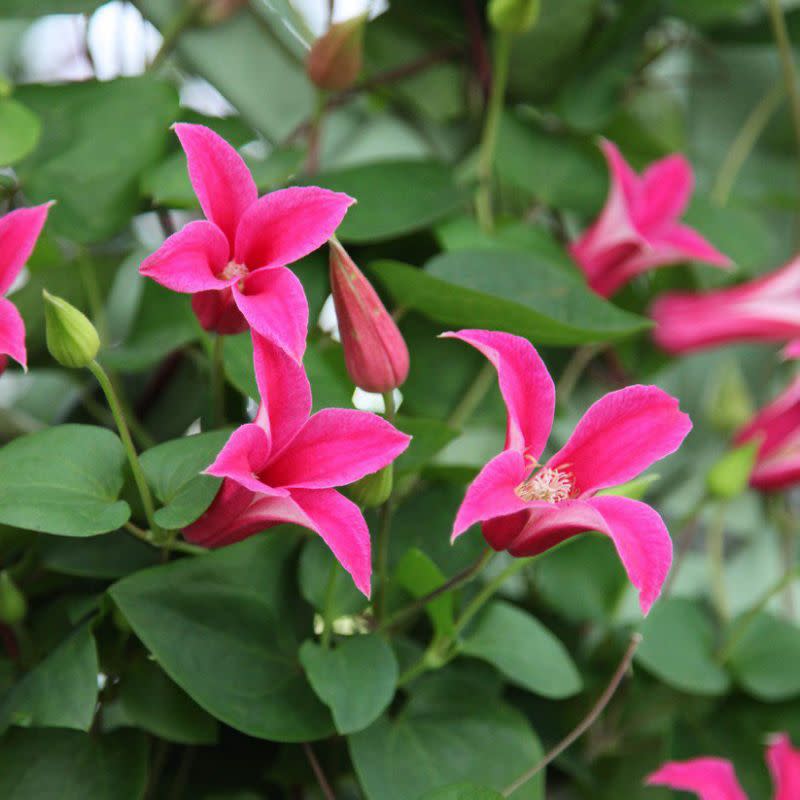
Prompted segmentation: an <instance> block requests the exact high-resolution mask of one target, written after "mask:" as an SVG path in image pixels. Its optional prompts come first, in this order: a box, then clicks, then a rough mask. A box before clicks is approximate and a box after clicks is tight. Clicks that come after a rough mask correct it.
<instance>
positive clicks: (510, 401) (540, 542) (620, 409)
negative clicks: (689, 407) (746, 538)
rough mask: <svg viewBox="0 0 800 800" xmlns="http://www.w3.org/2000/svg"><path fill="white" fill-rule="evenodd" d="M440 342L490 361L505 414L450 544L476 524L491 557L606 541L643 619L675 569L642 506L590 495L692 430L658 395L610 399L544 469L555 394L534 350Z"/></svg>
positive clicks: (474, 335) (485, 334) (646, 390)
mask: <svg viewBox="0 0 800 800" xmlns="http://www.w3.org/2000/svg"><path fill="white" fill-rule="evenodd" d="M443 336H448V337H454V338H457V339H462V340H463V341H465V342H468V343H469V344H471V345H472V346H473V347H476V348H477V349H478V350H480V352H481V353H483V355H485V356H486V358H488V359H489V361H491V362H492V364H493V365H494V366H495V368H496V369H497V373H498V378H499V382H500V391H501V393H502V395H503V400H504V401H505V404H506V407H507V409H508V428H507V434H506V444H505V449H504V450H503V452H502V453H500V455H498V456H496V457H495V458H493V459H492V460H491V461H490V462H489V463H488V464H487V465H486V466H485V467H484V468H483V469H482V470H481V472H480V474H479V475H478V477H477V478H475V480H474V481H473V482H472V484H471V485H470V487H469V488H468V489H467V493H466V496H465V497H464V500H463V502H462V504H461V508H459V510H458V514H457V516H456V520H455V524H454V526H453V534H452V538H453V539H455V538H456V537H458V536H460V535H461V534H462V533H463V532H464V531H465V530H467V528H469V527H470V526H471V525H474V524H475V523H476V522H481V523H482V530H483V535H484V538H485V539H486V541H487V542H488V543H489V545H490V546H491V547H492V548H494V549H495V550H507V551H508V552H509V553H511V555H513V556H534V555H538V554H539V553H542V552H543V551H545V550H547V549H549V548H551V547H554V546H555V545H557V544H559V543H560V542H562V541H564V540H565V539H567V538H569V537H571V536H575V535H576V534H579V533H582V532H584V531H599V532H601V533H605V534H606V535H607V536H609V537H611V539H612V541H613V542H614V545H615V547H616V548H617V553H618V554H619V557H620V559H621V560H622V564H623V566H624V567H625V570H626V571H627V573H628V577H629V578H630V580H631V582H632V583H633V585H634V586H635V587H636V588H637V589H638V590H639V603H640V605H641V608H642V612H643V613H645V614H646V613H647V612H648V611H649V609H650V606H651V605H652V604H653V602H654V601H655V599H656V598H657V597H658V595H659V593H660V591H661V586H662V584H663V583H664V579H665V578H666V576H667V572H668V571H669V567H670V564H671V562H672V542H671V540H670V537H669V533H668V532H667V529H666V527H665V525H664V522H663V521H662V519H661V517H660V516H659V515H658V513H656V511H654V510H653V509H652V508H651V507H650V506H648V505H646V504H645V503H641V502H639V501H637V500H630V499H628V498H626V497H618V496H612V495H604V496H601V495H598V494H597V492H598V491H599V490H600V489H604V488H607V487H610V486H615V485H618V484H621V483H625V482H626V481H629V480H631V479H632V478H635V477H636V476H637V475H638V474H639V473H640V472H642V471H643V470H645V469H647V468H648V467H649V466H650V465H651V464H652V463H653V462H655V461H658V460H659V459H660V458H663V457H664V456H666V455H669V454H670V453H672V452H674V451H675V450H677V449H678V447H679V446H680V444H681V442H682V441H683V439H684V438H685V436H686V434H687V433H689V431H690V430H691V427H692V424H691V422H690V421H689V417H688V416H687V415H686V414H684V413H682V412H681V411H680V410H679V408H678V401H677V400H675V398H673V397H670V396H669V395H668V394H666V393H665V392H663V391H662V390H661V389H659V388H657V387H656V386H629V387H627V388H626V389H621V390H620V391H617V392H611V393H610V394H607V395H605V397H602V398H601V399H600V400H598V401H597V402H596V403H595V404H594V405H593V406H591V408H589V410H588V411H587V412H586V414H585V415H584V416H583V419H581V421H580V422H579V423H578V426H577V427H576V428H575V431H574V432H573V434H572V436H571V437H570V439H569V441H568V442H567V443H566V445H565V446H564V447H562V448H561V450H559V451H558V452H557V453H556V454H555V455H554V456H552V457H551V458H550V459H549V460H548V461H547V462H546V463H545V464H541V463H540V462H539V457H540V456H541V454H542V451H543V450H544V448H545V445H546V443H547V439H548V437H549V435H550V429H551V427H552V424H553V414H554V410H555V389H554V387H553V381H552V379H551V377H550V375H549V373H548V372H547V368H546V367H545V365H544V363H543V362H542V360H541V358H540V357H539V354H538V353H537V352H536V350H535V349H534V347H533V345H531V344H530V342H528V341H527V340H526V339H523V338H521V337H519V336H513V335H511V334H508V333H495V332H492V331H481V330H464V331H459V332H458V333H445V334H443Z"/></svg>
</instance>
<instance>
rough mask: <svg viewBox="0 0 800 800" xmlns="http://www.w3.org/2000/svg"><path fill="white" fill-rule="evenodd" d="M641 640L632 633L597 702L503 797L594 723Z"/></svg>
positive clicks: (623, 675) (535, 772)
mask: <svg viewBox="0 0 800 800" xmlns="http://www.w3.org/2000/svg"><path fill="white" fill-rule="evenodd" d="M641 641H642V637H641V635H640V634H638V633H634V634H633V636H631V641H630V644H629V645H628V649H627V650H626V651H625V654H624V655H623V656H622V660H621V661H620V662H619V666H618V667H617V669H616V670H615V672H614V674H613V675H612V676H611V680H610V681H609V684H608V686H606V688H605V691H604V692H603V693H602V694H601V695H600V697H598V698H597V702H596V703H595V704H594V705H593V706H592V708H591V709H590V710H589V713H588V714H587V715H586V716H585V717H584V718H583V720H581V722H579V723H578V725H577V726H576V727H575V728H573V730H572V731H571V732H570V733H569V734H567V736H565V737H564V738H563V739H562V740H561V741H560V742H559V743H558V744H557V745H556V746H555V747H554V748H553V749H552V750H550V751H549V752H548V753H547V754H545V756H544V757H543V758H542V759H541V760H540V761H539V762H537V763H536V764H534V765H533V766H532V767H531V768H530V769H529V770H528V771H527V772H524V773H523V774H522V775H520V776H519V778H517V779H516V780H515V781H514V782H513V783H511V784H509V785H508V786H507V787H506V788H505V789H503V791H502V795H503V797H511V795H512V794H514V792H516V791H517V789H520V788H522V787H523V786H524V785H525V784H526V783H527V782H528V781H529V780H530V779H531V778H533V777H534V776H535V775H537V774H538V773H539V772H541V771H542V770H543V769H544V768H545V767H546V766H547V765H548V764H549V763H550V762H551V761H553V760H554V759H556V758H558V756H560V755H561V753H563V752H564V751H565V750H566V749H567V748H568V747H569V746H570V745H571V744H572V743H573V742H575V741H577V740H578V739H579V738H580V737H581V736H583V734H584V733H586V731H588V730H589V728H591V727H592V725H594V723H595V722H596V721H597V718H598V717H599V716H600V715H601V714H602V713H603V711H604V710H605V707H606V706H607V705H608V704H609V703H610V702H611V698H612V697H613V696H614V694H615V693H616V691H617V689H618V688H619V685H620V683H622V679H623V678H624V677H625V673H626V672H627V671H628V668H629V667H630V665H631V661H633V656H634V654H635V653H636V648H637V647H639V643H640V642H641Z"/></svg>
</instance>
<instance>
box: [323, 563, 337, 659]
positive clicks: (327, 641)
mask: <svg viewBox="0 0 800 800" xmlns="http://www.w3.org/2000/svg"><path fill="white" fill-rule="evenodd" d="M335 593H336V562H335V561H332V562H331V571H330V573H329V574H328V585H327V586H326V587H325V606H324V607H323V609H322V624H323V628H322V636H321V637H320V644H321V645H322V647H323V649H324V650H327V649H328V648H329V647H330V645H331V636H332V635H333V619H332V617H333V597H334V595H335Z"/></svg>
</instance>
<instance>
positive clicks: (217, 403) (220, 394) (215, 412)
mask: <svg viewBox="0 0 800 800" xmlns="http://www.w3.org/2000/svg"><path fill="white" fill-rule="evenodd" d="M211 403H212V413H211V424H212V425H213V426H214V427H215V428H219V427H222V426H223V425H224V424H225V337H224V336H220V335H219V334H218V333H217V334H214V342H213V345H212V352H211Z"/></svg>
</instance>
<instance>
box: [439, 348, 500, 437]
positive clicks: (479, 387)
mask: <svg viewBox="0 0 800 800" xmlns="http://www.w3.org/2000/svg"><path fill="white" fill-rule="evenodd" d="M494 376H495V369H494V367H493V366H492V364H491V362H489V361H487V362H486V363H485V364H484V365H483V366H482V367H481V369H480V372H478V374H477V375H476V376H475V380H474V381H473V382H472V384H471V385H470V387H469V388H468V389H467V391H466V392H464V396H463V397H462V398H461V400H460V401H459V402H458V405H457V406H456V407H455V408H454V409H453V411H452V413H451V414H450V416H449V417H448V418H447V424H448V425H451V426H452V427H453V428H461V427H463V426H464V423H465V422H466V421H467V420H468V419H469V418H470V417H471V416H472V415H473V414H474V413H475V410H476V409H477V408H478V406H479V405H480V404H481V401H482V400H483V398H484V397H485V396H486V392H488V391H489V389H490V388H491V386H492V383H493V381H494Z"/></svg>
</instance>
